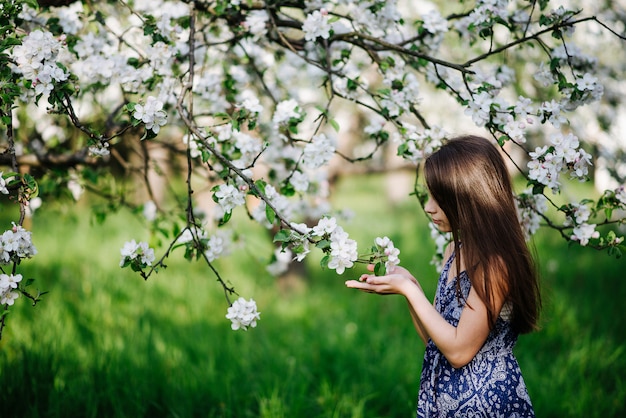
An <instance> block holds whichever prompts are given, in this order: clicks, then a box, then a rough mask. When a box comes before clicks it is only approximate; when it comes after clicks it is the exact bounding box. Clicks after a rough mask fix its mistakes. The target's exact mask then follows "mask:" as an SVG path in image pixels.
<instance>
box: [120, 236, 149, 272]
mask: <svg viewBox="0 0 626 418" xmlns="http://www.w3.org/2000/svg"><path fill="white" fill-rule="evenodd" d="M120 253H121V254H122V259H121V260H120V267H122V268H123V267H128V266H130V267H131V268H132V269H133V270H134V271H139V270H141V269H143V268H145V267H149V266H151V265H152V262H153V261H154V259H155V258H154V250H153V249H152V248H150V246H149V245H148V243H146V242H139V243H137V242H135V240H132V241H128V242H127V243H125V244H124V246H123V247H122V249H121V250H120Z"/></svg>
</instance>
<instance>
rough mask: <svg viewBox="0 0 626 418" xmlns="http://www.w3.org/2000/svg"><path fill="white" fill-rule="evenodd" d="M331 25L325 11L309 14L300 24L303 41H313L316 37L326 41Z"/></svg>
mask: <svg viewBox="0 0 626 418" xmlns="http://www.w3.org/2000/svg"><path fill="white" fill-rule="evenodd" d="M331 29H332V25H331V24H330V22H329V16H328V11H327V10H326V9H321V10H315V11H314V12H313V13H309V14H308V15H307V17H306V19H305V21H304V23H303V24H302V31H303V32H304V39H306V40H307V41H313V40H315V39H317V38H318V37H320V38H323V39H328V37H329V36H330V30H331Z"/></svg>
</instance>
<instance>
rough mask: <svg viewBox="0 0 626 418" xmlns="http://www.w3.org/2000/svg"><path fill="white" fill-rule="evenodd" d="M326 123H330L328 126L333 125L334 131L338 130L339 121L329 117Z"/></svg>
mask: <svg viewBox="0 0 626 418" xmlns="http://www.w3.org/2000/svg"><path fill="white" fill-rule="evenodd" d="M328 123H330V126H332V127H333V129H334V130H335V132H339V123H338V122H337V121H336V120H335V119H330V120H329V121H328Z"/></svg>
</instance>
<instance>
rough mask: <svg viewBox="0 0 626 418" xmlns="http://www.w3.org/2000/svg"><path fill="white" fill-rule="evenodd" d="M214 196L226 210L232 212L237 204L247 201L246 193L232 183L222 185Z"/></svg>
mask: <svg viewBox="0 0 626 418" xmlns="http://www.w3.org/2000/svg"><path fill="white" fill-rule="evenodd" d="M214 196H215V198H216V199H217V203H218V204H219V205H220V206H221V207H222V209H223V210H224V212H230V211H232V210H233V209H234V208H236V207H237V206H241V205H243V204H244V203H246V200H245V197H246V195H245V194H244V193H243V192H242V191H240V190H239V189H238V188H236V187H235V186H233V185H232V184H222V185H220V186H219V187H218V189H217V190H216V191H215V194H214Z"/></svg>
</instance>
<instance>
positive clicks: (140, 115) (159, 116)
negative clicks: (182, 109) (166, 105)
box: [133, 96, 167, 134]
mask: <svg viewBox="0 0 626 418" xmlns="http://www.w3.org/2000/svg"><path fill="white" fill-rule="evenodd" d="M133 118H135V119H137V120H139V121H141V122H143V123H144V124H145V125H146V129H148V130H151V131H152V132H154V133H155V134H158V133H159V130H160V129H161V126H163V125H165V124H166V123H167V113H165V111H164V110H163V102H162V101H160V100H158V99H157V98H156V97H154V96H148V98H147V99H146V104H145V105H142V104H136V105H135V109H134V113H133Z"/></svg>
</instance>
